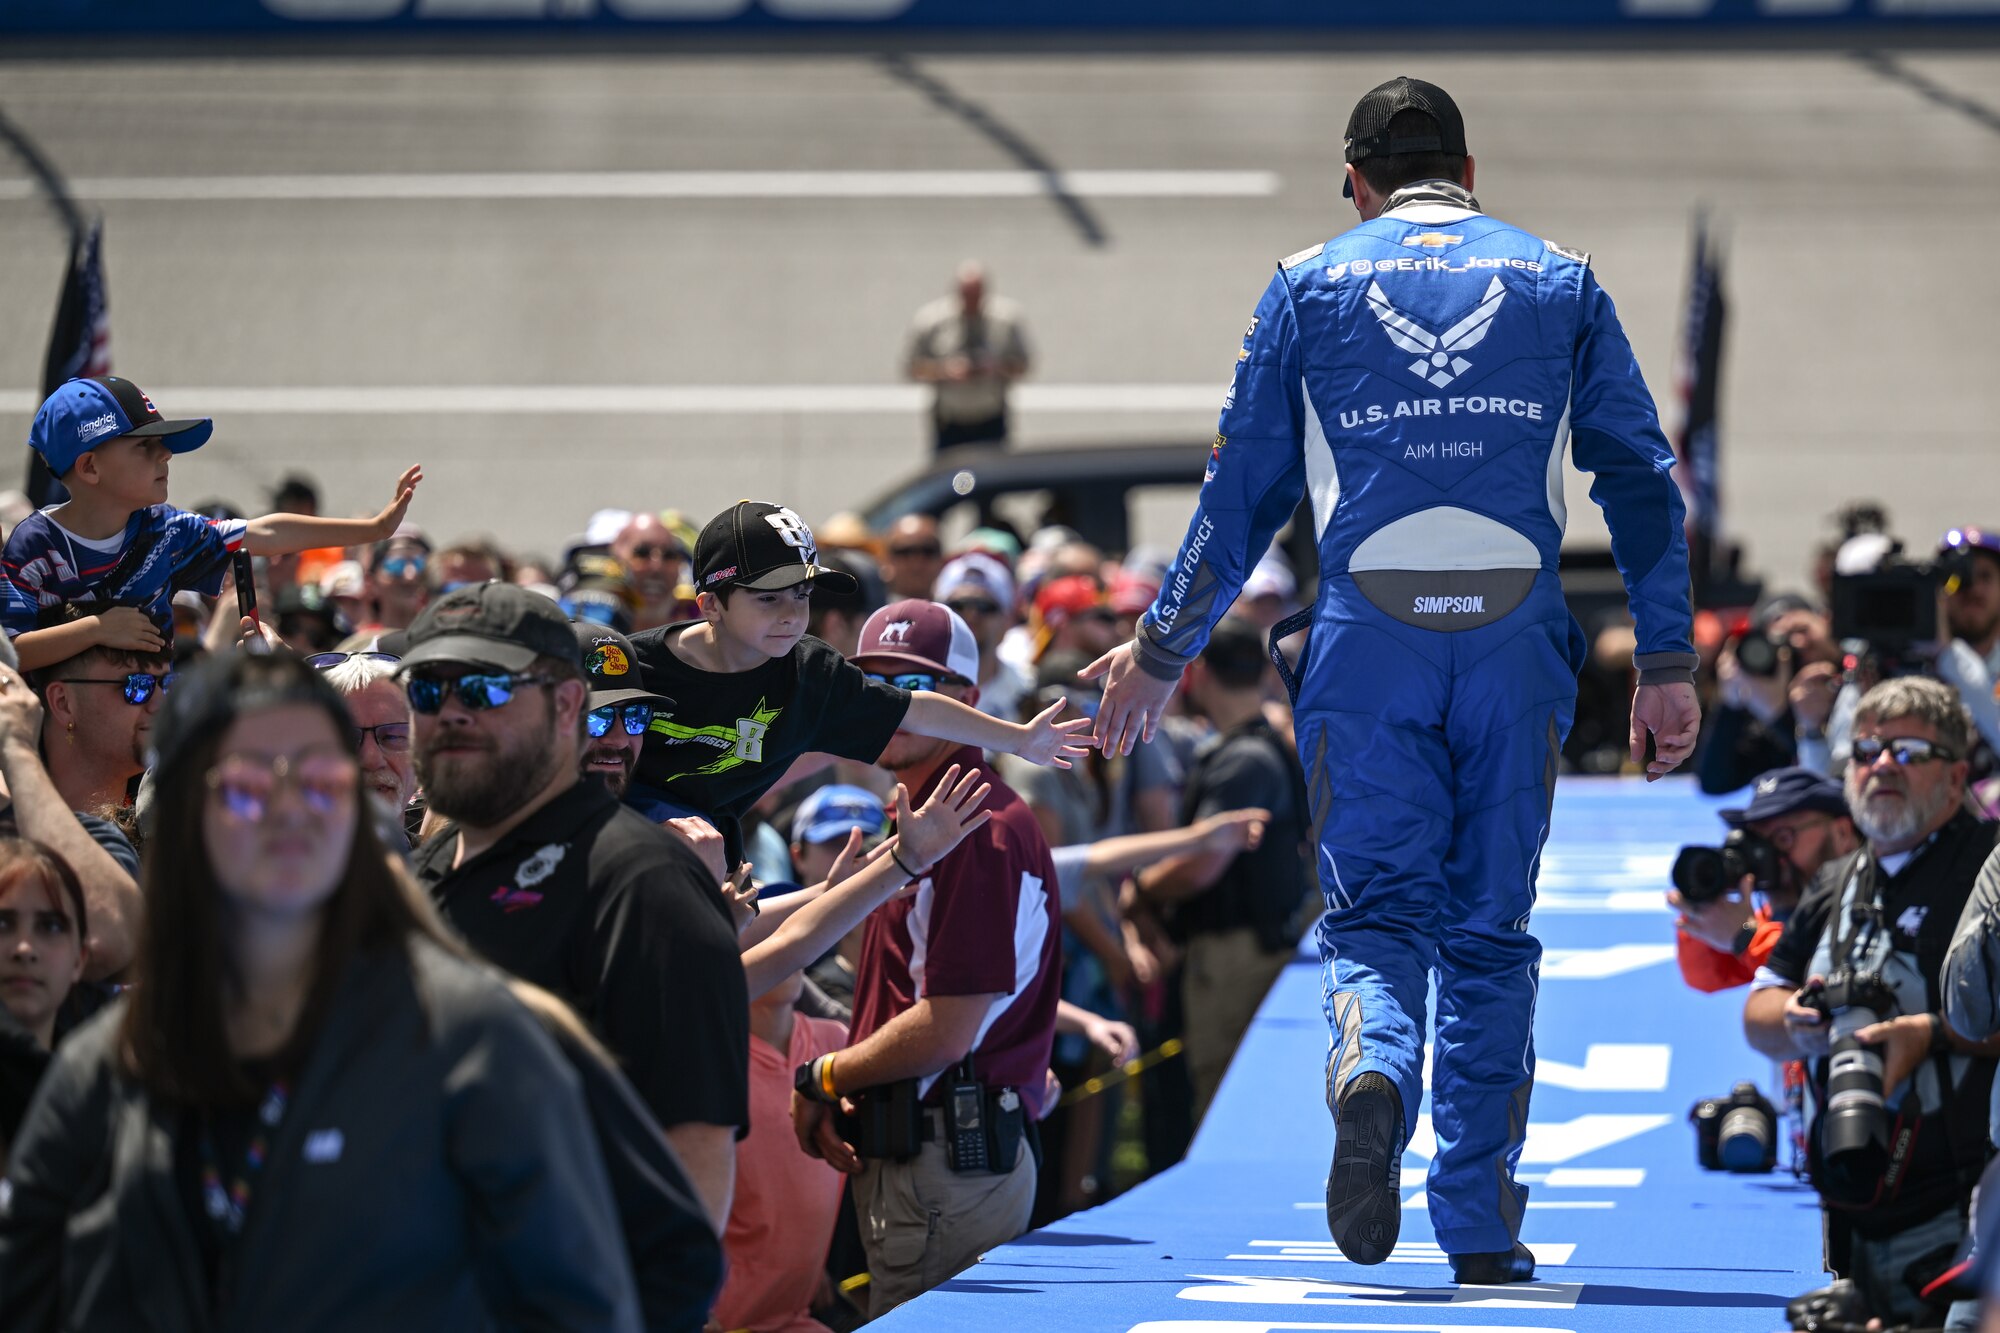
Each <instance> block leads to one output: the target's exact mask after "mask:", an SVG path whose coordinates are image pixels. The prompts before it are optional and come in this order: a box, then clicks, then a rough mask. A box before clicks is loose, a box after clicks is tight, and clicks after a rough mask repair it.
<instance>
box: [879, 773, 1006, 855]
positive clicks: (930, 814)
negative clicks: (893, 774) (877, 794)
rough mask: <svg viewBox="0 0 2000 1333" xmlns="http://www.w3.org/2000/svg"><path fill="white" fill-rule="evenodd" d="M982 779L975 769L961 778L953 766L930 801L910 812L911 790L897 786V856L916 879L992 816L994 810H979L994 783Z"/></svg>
mask: <svg viewBox="0 0 2000 1333" xmlns="http://www.w3.org/2000/svg"><path fill="white" fill-rule="evenodd" d="M979 776H980V775H979V770H978V769H976V768H975V769H971V770H969V771H968V772H967V773H966V774H965V776H964V777H960V776H959V773H958V765H957V764H953V765H952V766H951V767H950V768H947V769H946V770H945V771H944V776H943V777H941V778H939V779H938V784H937V789H936V790H935V791H933V792H932V793H931V795H930V799H929V800H927V801H925V802H924V803H923V804H922V805H921V806H919V807H917V809H915V810H912V809H910V792H909V789H908V788H907V787H904V786H903V785H901V784H900V783H899V784H897V786H896V852H895V855H896V857H897V859H898V860H899V861H900V862H901V863H902V865H903V867H904V869H906V870H910V871H914V872H915V878H917V879H922V878H923V876H924V872H926V871H928V870H929V869H930V868H931V867H932V866H934V865H936V864H937V863H938V861H939V860H940V859H942V858H943V857H944V855H945V853H947V852H949V851H950V850H951V849H952V848H954V847H956V846H958V844H959V843H960V842H962V841H964V840H965V836H966V835H967V834H968V833H971V832H972V831H973V830H974V829H976V828H978V827H980V826H981V825H982V824H984V823H985V822H986V821H987V820H989V819H991V818H992V817H993V812H992V811H991V810H981V809H980V808H979V804H980V802H982V801H984V800H985V799H986V796H987V793H989V792H991V791H992V790H993V784H992V783H990V782H981V781H980V780H979Z"/></svg>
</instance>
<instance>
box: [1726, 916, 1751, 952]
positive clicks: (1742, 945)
mask: <svg viewBox="0 0 2000 1333" xmlns="http://www.w3.org/2000/svg"><path fill="white" fill-rule="evenodd" d="M1756 938H1757V923H1756V922H1755V921H1745V922H1744V923H1743V924H1742V926H1740V927H1739V928H1738V929H1737V931H1736V942H1735V943H1734V944H1732V945H1730V947H1729V952H1731V953H1733V954H1735V955H1736V956H1737V957H1739V958H1741V957H1742V956H1743V955H1744V954H1745V953H1747V952H1748V951H1749V949H1750V942H1751V941H1752V940H1754V939H1756Z"/></svg>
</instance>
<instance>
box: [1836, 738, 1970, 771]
mask: <svg viewBox="0 0 2000 1333" xmlns="http://www.w3.org/2000/svg"><path fill="white" fill-rule="evenodd" d="M1884 751H1887V752H1888V754H1889V757H1890V758H1891V759H1894V760H1895V761H1896V763H1897V765H1898V766H1908V765H1910V764H1920V763H1922V762H1924V761H1925V760H1926V759H1941V760H1943V761H1945V762H1946V763H1950V762H1951V761H1952V760H1954V759H1956V758H1958V756H1957V755H1955V754H1953V753H1952V752H1951V751H1950V750H1948V749H1946V748H1945V747H1944V746H1942V745H1939V744H1936V743H1935V742H1933V741H1927V740H1925V739H1924V738H1923V737H1921V736H1899V737H1897V738H1896V739H1895V740H1891V741H1885V740H1883V739H1882V738H1881V737H1879V736H1861V737H1858V738H1856V740H1855V742H1854V750H1853V754H1854V762H1855V763H1857V764H1859V765H1861V766H1862V767H1863V768H1869V767H1872V766H1873V765H1874V763H1875V761H1876V760H1877V759H1880V758H1881V757H1882V754H1883V752H1884Z"/></svg>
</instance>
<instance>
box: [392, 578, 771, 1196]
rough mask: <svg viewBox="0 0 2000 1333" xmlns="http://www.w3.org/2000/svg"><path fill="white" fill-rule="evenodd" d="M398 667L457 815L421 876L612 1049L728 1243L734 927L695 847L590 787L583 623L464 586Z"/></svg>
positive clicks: (435, 842) (421, 859)
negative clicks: (724, 1227)
mask: <svg viewBox="0 0 2000 1333" xmlns="http://www.w3.org/2000/svg"><path fill="white" fill-rule="evenodd" d="M402 672H403V675H404V678H405V685H406V688H407V690H408V694H409V698H410V707H411V710H412V712H413V714H414V717H413V724H414V739H415V742H416V757H417V775H418V777H419V778H420V779H421V780H422V782H423V787H424V791H425V793H426V795H427V797H428V799H429V801H430V805H431V808H432V809H433V810H435V811H437V812H438V813H439V814H441V815H442V816H444V817H445V818H446V819H448V820H449V821H451V822H450V823H448V824H446V825H445V827H444V828H443V829H442V830H441V831H440V832H439V833H438V834H437V836H435V837H434V838H432V839H431V840H430V841H429V842H428V843H426V844H424V846H423V847H422V848H421V849H419V850H418V852H417V854H416V857H415V860H414V863H413V866H412V869H413V870H414V871H415V872H416V875H417V878H418V880H419V881H420V882H422V883H423V885H424V886H425V887H426V888H427V889H428V890H429V891H430V893H431V896H432V898H433V899H434V900H435V901H436V902H437V904H438V907H439V908H440V910H442V911H443V913H444V915H445V916H446V917H447V918H449V919H450V921H451V923H452V925H453V926H455V927H456V928H457V930H458V932H459V933H460V934H461V935H463V936H464V937H465V940H466V942H467V943H468V944H470V945H471V946H472V947H473V948H474V949H477V950H478V951H479V952H480V953H482V954H484V955H485V956H486V957H487V958H489V959H491V960H492V961H493V962H495V963H497V964H499V965H500V966H501V967H503V968H505V969H507V970H508V971H509V972H512V973H513V974H514V975H516V976H518V977H520V978H522V979H523V980H525V981H530V982H533V983H534V984H536V985H538V986H541V987H543V988H544V989H546V990H549V991H553V992H554V993H555V994H557V995H558V996H560V997H562V998H563V999H564V1000H567V1001H568V1002H569V1003H570V1004H571V1005H572V1006H573V1007H575V1009H576V1010H577V1012H578V1013H579V1014H581V1015H582V1016H583V1018H584V1019H585V1020H586V1021H587V1022H588V1023H589V1024H590V1026H591V1029H592V1030H593V1031H594V1032H596V1034H597V1035H598V1036H599V1037H600V1038H602V1039H603V1041H604V1044H605V1045H606V1046H607V1047H609V1048H610V1050H611V1052H612V1053H613V1054H614V1055H616V1056H617V1057H618V1059H619V1063H620V1067H621V1068H622V1069H623V1071H624V1073H625V1074H626V1076H627V1077H628V1078H630V1079H631V1081H632V1084H633V1086H634V1087H635V1088H636V1089H637V1090H638V1092H639V1095H640V1096H641V1097H642V1098H644V1099H645V1101H646V1104H647V1105H648V1106H649V1107H650V1108H651V1109H652V1111H653V1114H654V1115H655V1116H656V1117H657V1118H658V1119H659V1121H660V1123H661V1124H662V1125H663V1126H664V1127H665V1128H666V1134H667V1138H668V1139H669V1141H671V1142H672V1144H673V1146H674V1148H675V1150H676V1151H677V1152H678V1153H679V1155H680V1158H681V1161H682V1163H683V1165H684V1166H685V1167H686V1169H687V1174H688V1178H689V1180H690V1181H691V1182H692V1183H693V1184H694V1186H695V1189H696V1190H697V1192H699V1193H700V1195H701V1197H702V1202H703V1203H704V1204H705V1205H706V1206H707V1209H708V1212H709V1216H710V1218H711V1220H712V1221H713V1223H714V1225H715V1226H716V1229H717V1230H718V1232H719V1231H720V1230H721V1227H722V1222H723V1219H725V1218H727V1217H728V1215H729V1199H730V1192H731V1189H732V1187H733V1181H734V1174H735V1160H736V1156H735V1151H736V1150H735V1143H736V1138H737V1134H738V1131H739V1130H740V1129H742V1128H744V1127H746V1126H747V1125H748V1123H749V1056H748V1052H749V1049H750V1017H749V1015H750V1010H749V998H748V994H747V992H746V990H745V986H744V979H743V965H742V963H741V961H740V959H739V957H738V954H737V942H736V932H735V929H734V928H733V926H732V925H731V923H730V920H729V915H728V911H727V909H726V908H725V907H724V905H723V903H722V900H721V898H720V897H719V896H718V895H717V893H716V891H715V885H714V880H713V879H712V877H711V876H710V875H709V874H708V872H707V871H706V870H705V869H704V868H703V867H702V865H701V863H700V862H699V861H698V860H697V859H696V857H695V855H694V853H693V852H692V851H690V850H689V849H688V847H687V846H686V845H685V844H684V843H683V842H682V841H680V840H679V839H677V838H676V837H674V836H673V835H672V834H670V833H668V832H667V831H666V830H664V829H662V828H659V827H658V826H657V825H655V824H653V823H652V822H651V821H649V820H648V819H646V818H645V817H644V816H643V815H640V814H639V813H637V812H636V811H633V810H630V809H627V808H626V807H624V806H622V805H620V804H619V802H618V799H617V798H616V797H615V796H613V795H612V794H611V792H610V791H608V790H606V788H605V786H604V784H602V783H598V782H585V781H583V779H582V774H583V756H584V751H585V747H586V742H587V740H588V735H587V732H588V725H589V724H588V721H587V715H588V713H589V711H590V709H589V703H590V696H589V686H588V684H587V683H586V676H585V672H584V667H583V654H582V650H581V645H580V643H579V641H578V637H577V632H576V630H575V629H574V628H573V627H572V626H571V625H570V623H569V621H568V619H567V618H565V617H564V615H563V613H562V610H561V608H560V607H558V606H557V605H556V604H555V603H554V602H552V601H550V600H549V599H548V598H546V597H543V596H541V595H539V594H537V593H532V592H529V591H528V590H526V589H525V588H517V587H514V586H512V585H511V584H505V583H487V584H481V585H478V586H476V587H471V588H462V589H460V590H458V591H457V592H453V593H449V594H447V595H446V596H444V597H442V598H440V599H439V600H437V601H435V602H433V603H432V604H431V605H430V606H428V607H426V608H425V610H424V612H423V614H421V615H420V616H418V617H417V620H416V622H415V623H414V624H412V625H411V627H410V631H409V644H408V648H407V650H406V651H405V653H404V657H403V663H402ZM615 706H616V705H614V707H615Z"/></svg>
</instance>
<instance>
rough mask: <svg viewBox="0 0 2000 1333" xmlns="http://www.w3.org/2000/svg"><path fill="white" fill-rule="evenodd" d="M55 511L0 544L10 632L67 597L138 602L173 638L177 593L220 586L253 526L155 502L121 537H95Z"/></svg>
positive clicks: (0, 591) (5, 624)
mask: <svg viewBox="0 0 2000 1333" xmlns="http://www.w3.org/2000/svg"><path fill="white" fill-rule="evenodd" d="M55 513H56V511H55V510H54V509H42V510H38V511H36V512H35V513H33V514H30V515H28V517H26V518H24V519H22V520H21V524H20V526H19V527H17V528H15V529H14V531H13V533H12V535H10V536H9V537H8V538H7V547H6V550H5V551H4V552H0V628H5V630H6V631H7V637H8V638H10V639H11V638H14V637H16V636H18V635H20V634H23V633H25V632H26V631H28V630H31V629H38V628H40V627H41V626H40V617H41V614H42V612H43V611H44V610H45V609H47V608H49V607H52V606H60V605H62V604H63V603H64V602H81V603H91V604H95V605H99V606H105V607H112V606H134V607H137V608H139V609H140V610H142V611H144V612H146V614H148V615H149V616H151V617H152V618H153V623H154V624H156V625H158V626H160V628H161V629H162V631H164V632H165V633H166V634H167V635H168V637H169V638H171V637H172V634H173V623H174V622H173V599H174V594H175V593H177V592H198V593H201V594H203V595H204V596H208V597H214V596H215V595H217V594H218V593H220V592H221V591H222V576H223V574H224V573H226V572H227V571H228V569H229V558H230V556H231V555H233V554H235V552H236V551H237V549H238V548H240V547H241V546H242V545H243V534H244V529H245V527H246V526H247V525H246V524H245V523H244V522H243V521H242V520H240V519H234V520H230V521H228V522H217V521H214V520H211V519H207V518H204V517H203V516H201V515H200V514H190V513H188V512H186V511H185V510H180V509H175V508H174V507H173V506H172V505H149V506H148V507H146V508H144V509H139V510H134V511H133V514H132V517H131V518H130V519H129V520H127V521H126V524H125V531H124V532H123V533H121V534H119V535H118V536H117V537H115V538H112V539H111V540H109V541H92V540H89V539H87V538H83V537H79V536H77V535H76V534H75V533H73V532H71V531H69V530H68V529H67V528H65V527H63V526H62V525H61V524H60V523H58V522H56V520H55V518H54V514H55Z"/></svg>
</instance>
